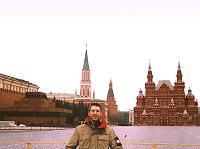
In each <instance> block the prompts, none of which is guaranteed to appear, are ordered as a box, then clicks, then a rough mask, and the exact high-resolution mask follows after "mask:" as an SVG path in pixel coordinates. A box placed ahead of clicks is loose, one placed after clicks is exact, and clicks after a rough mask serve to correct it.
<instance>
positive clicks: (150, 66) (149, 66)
mask: <svg viewBox="0 0 200 149" xmlns="http://www.w3.org/2000/svg"><path fill="white" fill-rule="evenodd" d="M149 71H151V62H150V59H149Z"/></svg>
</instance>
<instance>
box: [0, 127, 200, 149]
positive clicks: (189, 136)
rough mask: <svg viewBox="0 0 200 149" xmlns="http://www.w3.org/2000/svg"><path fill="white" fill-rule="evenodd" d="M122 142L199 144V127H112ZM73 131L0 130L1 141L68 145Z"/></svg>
mask: <svg viewBox="0 0 200 149" xmlns="http://www.w3.org/2000/svg"><path fill="white" fill-rule="evenodd" d="M113 128H114V129H115V131H116V134H117V135H118V136H119V138H120V140H121V141H122V142H123V141H124V142H130V141H131V142H134V143H151V144H152V143H176V144H200V127H195V126H194V127H187V126H182V127H178V126H174V127H169V126H164V127H161V126H146V127H144V126H136V127H134V126H113ZM72 132H73V129H72V128H69V129H65V130H52V131H39V130H37V131H27V130H23V131H4V130H1V131H0V142H2V141H3V142H4V141H17V142H67V140H68V139H69V137H70V136H71V134H72ZM123 146H124V148H125V149H151V148H152V146H151V145H147V146H145V145H134V144H130V143H124V144H123ZM64 148H65V145H64V144H61V145H55V144H46V145H45V144H43V145H41V144H37V145H36V144H32V145H31V149H64ZM158 148H159V149H198V148H200V146H199V147H191V146H190V147H158ZM0 149H27V145H24V144H0Z"/></svg>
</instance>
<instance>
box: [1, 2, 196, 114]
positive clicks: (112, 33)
mask: <svg viewBox="0 0 200 149" xmlns="http://www.w3.org/2000/svg"><path fill="white" fill-rule="evenodd" d="M86 44H87V45H88V48H87V49H88V58H89V65H90V70H91V81H92V90H94V89H95V93H96V98H98V99H103V100H105V99H106V96H107V92H108V85H109V80H110V79H112V81H113V90H114V94H115V99H116V101H117V104H118V105H119V110H129V109H132V108H133V107H134V106H135V104H136V96H137V95H138V91H139V89H140V88H142V90H143V91H144V87H145V86H144V85H145V82H146V81H147V77H146V76H147V71H148V65H149V59H150V61H151V66H152V71H153V76H154V78H153V79H154V82H155V83H156V84H157V83H158V81H159V80H170V81H171V83H172V85H174V81H175V80H176V73H177V65H178V58H179V59H180V63H181V69H182V73H183V80H184V81H185V91H186V93H187V90H188V88H189V86H190V87H191V89H192V92H193V94H194V95H195V97H196V98H197V99H198V101H200V87H199V83H200V67H199V64H200V59H199V55H200V54H199V50H200V1H199V0H168V1H162V0H139V1H138V0H121V1H119V0H101V1H96V0H91V1H89V0H84V1H83V0H80V1H78V0H73V1H67V0H34V1H28V0H17V1H16V0H6V1H3V0H0V55H1V58H0V70H1V71H0V73H2V74H5V75H9V76H13V77H16V78H19V79H24V80H27V81H30V82H32V83H34V84H37V85H38V86H39V87H40V90H39V91H42V92H50V91H51V92H60V93H63V92H65V93H74V92H75V89H77V90H78V91H79V87H80V80H81V70H82V67H83V61H84V54H85V50H86V46H85V45H86ZM78 93H79V92H78Z"/></svg>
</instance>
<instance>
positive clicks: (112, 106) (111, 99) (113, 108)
mask: <svg viewBox="0 0 200 149" xmlns="http://www.w3.org/2000/svg"><path fill="white" fill-rule="evenodd" d="M107 109H108V121H109V122H110V123H111V124H112V123H116V118H117V115H118V105H117V104H116V100H115V96H114V92H113V84H112V80H110V83H109V89H108V94H107Z"/></svg>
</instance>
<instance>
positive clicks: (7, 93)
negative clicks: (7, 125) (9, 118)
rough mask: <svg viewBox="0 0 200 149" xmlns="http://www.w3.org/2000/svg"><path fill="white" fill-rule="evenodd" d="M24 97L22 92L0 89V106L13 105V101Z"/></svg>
mask: <svg viewBox="0 0 200 149" xmlns="http://www.w3.org/2000/svg"><path fill="white" fill-rule="evenodd" d="M24 97H25V94H24V93H19V92H14V91H11V90H6V89H2V88H1V89H0V108H6V107H13V106H14V101H20V100H21V99H22V98H24Z"/></svg>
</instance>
